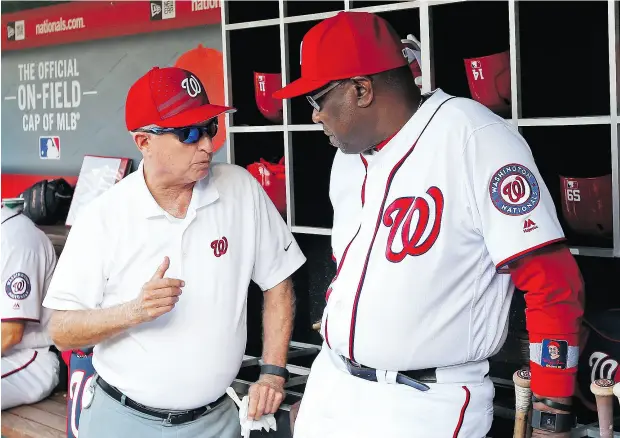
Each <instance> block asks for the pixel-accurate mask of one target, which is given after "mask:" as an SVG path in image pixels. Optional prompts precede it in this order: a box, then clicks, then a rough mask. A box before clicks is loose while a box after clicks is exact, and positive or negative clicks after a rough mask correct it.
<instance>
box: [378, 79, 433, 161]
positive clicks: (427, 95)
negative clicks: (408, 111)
mask: <svg viewBox="0 0 620 438" xmlns="http://www.w3.org/2000/svg"><path fill="white" fill-rule="evenodd" d="M437 90H438V89H436V90H434V91H432V92H430V93H426V94H423V95H422V96H420V104H419V105H418V111H419V110H420V108H422V105H423V104H424V102H426V101H427V100H428V99H430V98H431V97H432V96H433V95H434V94H435V92H436V91H437ZM418 111H416V112H415V113H414V114H413V116H411V119H413V118H414V117H415V115H416V114H417V113H418ZM411 119H409V120H411ZM407 123H409V122H407ZM407 123H405V125H403V127H401V128H400V129H399V130H398V131H396V132H395V133H394V134H392V135H390V136H389V137H388V138H386V139H385V140H383V141H382V142H381V143H379V144H378V145H376V146H375V147H373V148H372V149H371V151H373V152H375V153H376V152H380V151H381V149H383V148H384V147H385V146H387V144H388V143H389V142H390V140H392V138H394V136H395V135H396V134H398V133H399V132H400V131H401V130H402V129H403V128H404V127H405V126H406V125H407Z"/></svg>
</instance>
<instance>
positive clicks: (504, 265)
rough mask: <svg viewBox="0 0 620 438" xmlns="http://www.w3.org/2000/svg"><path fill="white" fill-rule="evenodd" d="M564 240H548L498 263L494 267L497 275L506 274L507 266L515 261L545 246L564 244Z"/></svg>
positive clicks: (563, 238) (562, 238)
mask: <svg viewBox="0 0 620 438" xmlns="http://www.w3.org/2000/svg"><path fill="white" fill-rule="evenodd" d="M565 240H566V238H565V237H561V238H559V239H553V240H549V241H547V242H544V243H541V244H539V245H536V246H533V247H531V248H529V249H526V250H523V251H521V252H519V253H517V254H515V255H513V256H510V257H508V258H507V259H504V260H502V261H501V262H499V263H498V264H497V266H496V269H497V272H498V273H500V272H501V273H506V272H508V265H509V264H511V263H514V262H516V261H517V260H520V259H522V258H523V257H526V256H528V255H531V254H532V253H533V252H535V251H538V250H539V249H541V248H544V247H545V246H549V245H552V244H554V243H558V242H564V241H565Z"/></svg>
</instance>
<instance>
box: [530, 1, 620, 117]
mask: <svg viewBox="0 0 620 438" xmlns="http://www.w3.org/2000/svg"><path fill="white" fill-rule="evenodd" d="M518 8H519V26H518V28H519V44H520V47H519V48H520V50H519V54H520V70H521V77H520V78H521V93H520V96H521V102H520V104H521V105H520V112H519V113H520V117H523V118H538V117H586V116H590V117H591V116H608V115H609V114H610V103H609V95H610V82H609V36H608V27H607V26H604V25H603V23H605V24H607V22H608V17H607V15H608V14H607V12H608V11H607V9H608V3H607V2H598V1H594V2H589V1H575V2H565V3H563V4H562V6H561V7H558V4H557V3H555V2H551V1H540V2H538V1H537V2H528V1H526V2H519V3H518Z"/></svg>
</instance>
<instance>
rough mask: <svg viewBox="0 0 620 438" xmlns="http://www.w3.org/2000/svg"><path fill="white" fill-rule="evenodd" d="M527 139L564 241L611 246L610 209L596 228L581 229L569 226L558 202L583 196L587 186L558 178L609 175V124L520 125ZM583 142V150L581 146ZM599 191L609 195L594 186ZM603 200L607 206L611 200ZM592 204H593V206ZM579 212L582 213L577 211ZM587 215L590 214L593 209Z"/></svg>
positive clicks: (567, 215)
mask: <svg viewBox="0 0 620 438" xmlns="http://www.w3.org/2000/svg"><path fill="white" fill-rule="evenodd" d="M520 131H521V134H522V135H523V137H524V138H525V139H526V140H527V142H528V144H529V145H530V148H531V149H532V154H533V155H534V160H535V162H536V164H537V167H538V169H539V170H540V173H541V175H542V177H543V180H544V182H545V184H546V185H547V188H548V189H549V192H550V193H551V197H552V198H553V202H554V204H555V207H556V210H557V214H558V218H559V220H560V224H561V225H562V229H563V230H564V233H565V234H566V237H567V239H568V242H569V244H570V245H571V246H574V247H595V248H601V249H606V250H607V251H609V252H611V250H612V249H613V236H612V235H611V231H612V230H610V229H609V224H610V223H611V221H612V212H611V211H609V216H608V217H607V216H606V217H605V218H602V219H603V220H602V221H599V223H600V225H599V226H600V232H599V231H590V232H581V231H579V230H575V229H573V228H572V227H571V223H570V222H569V220H570V216H569V213H565V212H563V209H562V204H563V203H565V202H568V201H570V200H571V198H572V197H575V198H576V197H579V198H581V197H582V196H584V197H585V196H587V193H586V191H587V190H588V188H587V187H585V186H584V187H575V188H574V189H572V188H569V187H563V184H562V181H561V177H565V178H574V179H579V180H578V183H577V185H579V182H581V179H583V178H599V177H605V176H606V175H611V171H612V169H611V127H610V125H586V126H528V127H522V128H520ZM585 145H587V153H584V152H585V150H584V149H585V148H584V146H585ZM596 189H597V190H599V191H600V192H601V193H604V194H605V195H607V196H609V197H611V190H605V188H604V187H597V188H596ZM604 202H605V203H606V204H607V205H611V203H612V199H610V198H606V199H604ZM593 207H594V206H593ZM581 213H583V212H581ZM590 214H594V212H593V211H591V212H590Z"/></svg>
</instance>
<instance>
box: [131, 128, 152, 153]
mask: <svg viewBox="0 0 620 438" xmlns="http://www.w3.org/2000/svg"><path fill="white" fill-rule="evenodd" d="M131 136H132V137H133V141H134V143H135V144H136V146H137V147H138V150H139V151H140V152H146V149H147V148H148V146H149V144H150V136H149V134H148V133H146V132H132V133H131Z"/></svg>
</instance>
